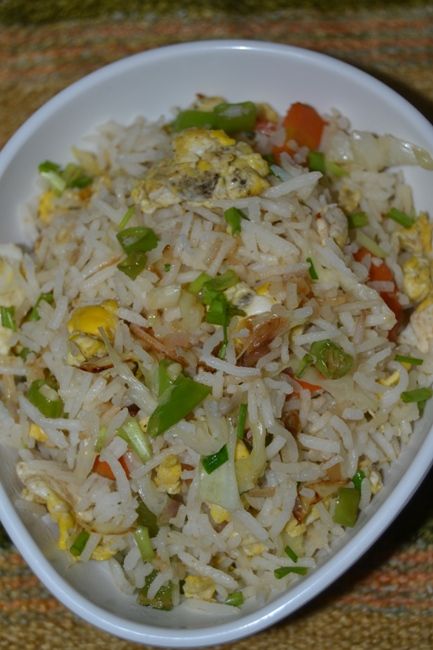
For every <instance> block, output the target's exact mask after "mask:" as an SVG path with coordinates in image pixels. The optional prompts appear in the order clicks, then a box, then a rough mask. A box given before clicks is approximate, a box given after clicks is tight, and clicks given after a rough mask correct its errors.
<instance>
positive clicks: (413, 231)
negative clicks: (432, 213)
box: [398, 212, 433, 257]
mask: <svg viewBox="0 0 433 650" xmlns="http://www.w3.org/2000/svg"><path fill="white" fill-rule="evenodd" d="M432 232H433V223H431V221H430V220H429V218H428V215H427V214H426V213H425V212H421V214H420V215H419V217H418V219H416V221H415V223H414V224H413V225H412V226H411V227H410V228H401V229H400V230H399V231H398V238H399V241H400V248H401V249H402V250H405V251H409V252H411V253H414V254H415V255H420V254H422V253H424V254H425V255H427V256H428V257H431V253H432Z"/></svg>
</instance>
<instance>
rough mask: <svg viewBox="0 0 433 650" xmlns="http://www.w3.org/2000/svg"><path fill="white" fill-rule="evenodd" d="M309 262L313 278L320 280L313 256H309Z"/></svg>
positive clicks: (309, 271) (309, 269) (309, 270)
mask: <svg viewBox="0 0 433 650" xmlns="http://www.w3.org/2000/svg"><path fill="white" fill-rule="evenodd" d="M307 262H308V267H309V268H308V273H309V274H310V278H311V279H312V280H318V279H319V276H318V274H317V271H316V268H315V266H314V263H313V260H312V259H311V257H307Z"/></svg>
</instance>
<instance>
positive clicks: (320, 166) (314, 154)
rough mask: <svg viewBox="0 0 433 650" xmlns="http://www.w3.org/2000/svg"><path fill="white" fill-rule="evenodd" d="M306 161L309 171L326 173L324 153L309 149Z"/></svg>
mask: <svg viewBox="0 0 433 650" xmlns="http://www.w3.org/2000/svg"><path fill="white" fill-rule="evenodd" d="M307 162H308V169H309V170H310V172H322V174H325V173H326V160H325V154H324V153H322V152H321V151H309V152H308V156H307Z"/></svg>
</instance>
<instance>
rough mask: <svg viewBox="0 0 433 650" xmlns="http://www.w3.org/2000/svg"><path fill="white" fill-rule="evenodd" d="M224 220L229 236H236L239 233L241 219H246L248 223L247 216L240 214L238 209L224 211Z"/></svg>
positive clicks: (240, 211)
mask: <svg viewBox="0 0 433 650" xmlns="http://www.w3.org/2000/svg"><path fill="white" fill-rule="evenodd" d="M224 219H225V220H226V222H227V224H228V227H229V232H230V234H231V235H237V234H238V233H240V232H241V230H242V228H241V222H242V219H246V220H247V221H248V217H247V215H246V214H245V213H244V212H242V210H238V208H228V210H225V212H224Z"/></svg>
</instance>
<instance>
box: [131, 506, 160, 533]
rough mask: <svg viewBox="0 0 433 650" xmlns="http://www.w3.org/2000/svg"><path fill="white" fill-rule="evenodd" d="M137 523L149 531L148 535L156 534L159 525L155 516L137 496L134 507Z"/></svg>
mask: <svg viewBox="0 0 433 650" xmlns="http://www.w3.org/2000/svg"><path fill="white" fill-rule="evenodd" d="M136 513H137V525H138V526H139V527H140V526H142V527H143V526H145V527H146V528H147V530H148V532H149V537H155V536H156V535H157V534H158V531H159V526H158V519H157V516H156V515H155V514H154V513H153V512H152V511H151V510H149V508H148V507H147V505H146V504H145V503H144V501H143V500H142V499H140V497H138V506H137V508H136Z"/></svg>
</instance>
